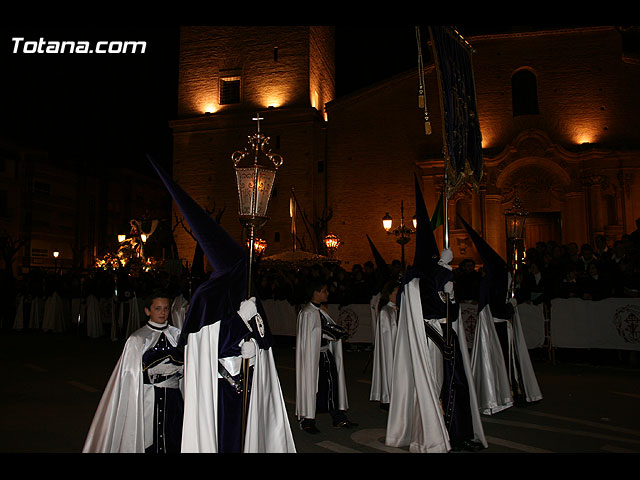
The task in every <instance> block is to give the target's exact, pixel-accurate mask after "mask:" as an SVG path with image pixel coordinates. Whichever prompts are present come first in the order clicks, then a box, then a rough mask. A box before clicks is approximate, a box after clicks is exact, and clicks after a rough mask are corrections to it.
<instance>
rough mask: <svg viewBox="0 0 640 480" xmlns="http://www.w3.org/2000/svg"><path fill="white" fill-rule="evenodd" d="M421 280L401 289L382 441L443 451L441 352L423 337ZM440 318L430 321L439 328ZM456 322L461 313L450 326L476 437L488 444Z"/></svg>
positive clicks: (424, 450) (445, 442) (445, 447)
mask: <svg viewBox="0 0 640 480" xmlns="http://www.w3.org/2000/svg"><path fill="white" fill-rule="evenodd" d="M419 281H420V280H419V279H418V278H415V279H413V280H412V281H411V282H409V283H408V284H407V285H405V288H404V291H403V292H402V299H401V302H400V312H399V318H398V331H397V336H396V345H395V350H394V364H393V372H394V375H393V384H392V388H391V404H390V406H389V416H388V419H387V434H386V440H385V443H386V445H388V446H392V447H404V446H409V451H410V452H416V453H446V452H448V451H449V450H451V445H450V439H449V433H448V432H447V428H446V425H445V422H444V416H443V413H442V408H441V406H440V388H441V385H442V368H441V366H442V356H441V354H439V352H436V350H437V347H436V346H435V345H433V343H432V342H429V341H427V338H426V334H425V330H424V319H423V316H422V305H421V302H420V286H419ZM441 322H442V320H440V321H434V322H430V324H431V325H432V326H434V327H436V328H437V329H438V331H439V332H440V333H442V327H441V326H440V324H441ZM460 324H461V319H460V318H458V321H457V322H455V323H454V331H455V332H456V334H457V336H458V340H459V346H460V350H461V353H462V359H463V364H464V370H465V374H466V376H467V379H468V383H469V396H470V407H471V415H472V422H473V430H474V434H475V438H474V440H475V441H477V442H479V443H481V444H482V445H483V446H484V447H487V441H486V438H485V435H484V429H483V428H482V420H481V418H480V413H479V410H478V401H477V397H476V393H475V388H474V386H473V382H472V381H470V379H471V378H472V374H471V365H470V361H469V355H468V353H467V352H468V350H467V342H466V339H465V336H464V331H462V330H461V329H460ZM461 333H462V334H461Z"/></svg>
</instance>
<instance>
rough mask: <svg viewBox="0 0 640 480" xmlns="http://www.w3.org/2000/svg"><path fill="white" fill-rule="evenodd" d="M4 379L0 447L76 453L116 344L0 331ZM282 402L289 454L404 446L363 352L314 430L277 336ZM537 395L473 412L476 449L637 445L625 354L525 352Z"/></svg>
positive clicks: (351, 362)
mask: <svg viewBox="0 0 640 480" xmlns="http://www.w3.org/2000/svg"><path fill="white" fill-rule="evenodd" d="M0 335H1V336H2V343H3V346H4V347H3V348H2V356H3V364H4V365H5V372H6V373H7V377H8V378H7V381H5V382H3V387H2V389H3V391H2V395H1V397H0V398H1V399H2V400H1V401H2V406H1V409H0V411H2V422H1V427H0V429H1V431H0V442H1V444H0V451H1V452H4V453H78V452H80V451H81V449H82V446H83V443H84V439H85V435H86V433H87V430H88V428H89V425H90V423H91V419H92V418H93V414H94V411H95V408H96V406H97V404H98V402H99V400H100V396H101V394H102V389H103V388H104V386H105V384H106V382H107V380H108V378H109V375H110V374H111V371H112V369H113V367H114V365H115V363H116V361H117V359H118V357H119V355H120V351H121V348H122V343H121V342H112V341H110V340H108V339H106V338H103V339H90V338H87V337H81V336H78V335H74V334H72V333H68V334H64V335H62V334H45V333H41V332H27V331H25V332H20V333H18V332H14V331H6V330H4V331H2V333H1V334H0ZM274 355H275V359H276V363H277V365H278V371H279V376H280V382H281V385H282V389H283V393H284V396H285V403H286V405H287V409H288V411H289V415H290V422H291V426H292V431H293V435H294V438H295V442H296V448H297V451H298V452H299V453H407V450H406V449H397V448H390V447H386V446H385V445H384V432H385V428H386V412H384V411H383V410H381V409H380V408H379V406H378V404H377V403H375V402H371V401H369V389H370V377H371V370H370V368H368V359H369V355H370V351H369V350H367V349H365V348H360V349H349V350H348V351H347V352H346V353H345V361H346V367H347V382H348V397H349V405H350V410H349V417H350V419H351V420H353V421H355V422H357V423H358V424H359V426H358V427H357V428H355V429H353V430H336V429H334V428H332V426H331V423H330V419H329V417H328V415H319V416H318V419H317V421H318V422H317V423H318V428H319V429H320V433H319V434H317V435H310V434H307V433H304V432H302V431H301V430H299V429H298V427H297V423H296V422H295V419H294V416H293V413H294V411H295V376H294V364H295V359H294V349H293V339H292V338H289V337H278V342H277V346H276V347H275V349H274ZM531 356H532V360H533V363H534V367H535V370H536V374H537V376H538V382H539V384H540V388H541V390H542V393H543V395H544V398H543V400H542V401H540V402H538V403H536V404H534V405H527V406H524V407H520V406H518V407H512V408H510V409H508V410H506V411H503V412H500V413H499V414H496V415H494V416H483V417H482V418H483V425H484V430H485V434H486V436H487V440H488V443H489V448H487V449H485V450H482V451H481V452H479V453H473V454H472V455H480V454H484V453H634V452H635V453H638V452H640V413H639V412H638V400H639V398H640V376H639V375H638V373H639V368H638V365H637V361H636V357H635V354H632V353H631V352H614V351H586V350H584V351H583V350H581V351H566V350H565V351H559V352H557V356H556V358H557V361H556V364H555V365H554V364H552V363H551V362H549V361H548V357H547V356H546V351H542V350H535V351H532V352H531Z"/></svg>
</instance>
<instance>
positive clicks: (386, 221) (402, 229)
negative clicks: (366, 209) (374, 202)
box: [382, 202, 416, 270]
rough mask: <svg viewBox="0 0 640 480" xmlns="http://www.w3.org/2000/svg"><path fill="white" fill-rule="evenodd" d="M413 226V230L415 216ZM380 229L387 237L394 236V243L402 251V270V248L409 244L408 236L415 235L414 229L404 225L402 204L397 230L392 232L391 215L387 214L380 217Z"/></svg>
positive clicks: (401, 204)
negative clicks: (383, 230)
mask: <svg viewBox="0 0 640 480" xmlns="http://www.w3.org/2000/svg"><path fill="white" fill-rule="evenodd" d="M413 226H414V228H415V226H416V218H415V216H414V217H413ZM382 227H383V228H384V229H385V231H386V232H387V233H388V234H389V235H395V237H396V242H398V243H399V244H400V247H401V250H402V269H403V270H404V266H405V265H404V246H405V245H406V244H407V243H409V240H410V239H411V238H410V236H411V235H413V234H414V233H415V230H414V229H412V228H411V227H408V226H406V225H405V224H404V202H400V225H398V228H395V229H393V230H392V227H393V219H392V218H391V215H389V212H387V213H386V214H385V216H384V217H382Z"/></svg>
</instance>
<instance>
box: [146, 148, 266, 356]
mask: <svg viewBox="0 0 640 480" xmlns="http://www.w3.org/2000/svg"><path fill="white" fill-rule="evenodd" d="M149 161H150V162H151V164H152V165H153V167H154V169H155V170H156V172H158V175H159V176H160V178H161V179H162V181H163V183H164V184H165V186H166V187H167V189H168V190H169V193H170V194H171V196H172V197H173V199H174V201H175V202H176V204H177V205H178V208H180V211H181V212H182V214H183V215H184V217H185V219H186V220H187V223H188V224H189V226H190V227H191V232H192V233H193V236H194V237H195V238H196V240H197V241H198V244H199V245H200V246H201V247H202V250H203V251H204V254H205V255H206V257H207V260H208V261H209V263H210V264H211V266H212V267H213V272H212V273H211V275H209V277H208V279H207V280H206V281H204V282H203V283H202V284H201V285H200V286H199V287H198V288H197V290H196V291H195V292H194V294H193V298H192V300H191V303H190V305H189V310H188V312H187V316H186V319H185V323H184V325H183V327H182V334H181V338H180V345H184V344H186V343H187V340H188V336H189V334H191V333H195V332H198V331H199V330H200V329H202V328H203V327H205V326H207V325H211V324H213V323H215V322H218V321H220V322H222V325H221V327H220V329H221V330H220V331H221V332H225V333H224V334H222V333H221V340H220V341H219V342H222V343H219V353H220V352H222V351H223V350H225V349H226V348H227V343H228V345H230V347H229V348H230V349H231V350H232V351H233V354H234V355H235V354H237V355H239V347H237V342H236V341H235V340H234V341H232V342H227V340H228V339H231V338H234V339H238V338H237V337H239V338H242V337H243V336H244V335H246V334H247V333H248V332H249V331H248V330H247V329H246V327H245V326H244V323H243V322H242V321H240V320H237V321H236V318H235V317H237V313H236V312H237V310H238V308H239V307H240V303H241V302H242V301H243V300H245V299H246V298H247V291H248V282H249V272H248V265H249V263H248V262H249V254H248V252H246V251H245V250H244V249H243V248H242V247H241V246H240V244H239V243H238V242H236V241H235V240H234V239H233V238H232V237H231V236H230V235H229V234H228V233H227V232H226V231H225V230H224V229H223V228H222V227H221V226H220V225H219V224H218V223H217V222H216V221H215V220H214V219H213V218H211V216H210V215H209V214H207V213H206V212H205V211H204V210H203V209H202V208H201V207H200V206H199V205H198V204H197V203H196V202H195V200H193V199H192V198H191V197H190V196H189V195H188V194H187V193H186V192H185V191H184V190H183V189H182V188H181V187H180V186H179V185H178V184H177V183H176V182H175V181H174V180H173V179H172V178H171V177H170V176H169V175H168V174H167V173H166V172H165V171H164V170H163V169H162V167H160V166H159V165H158V164H157V163H156V162H155V161H154V160H153V159H152V158H151V157H149ZM253 291H256V289H255V288H254V289H253ZM255 296H256V307H257V308H258V312H259V313H260V315H261V316H262V318H263V320H264V327H265V333H264V337H259V338H256V340H257V341H258V343H259V345H260V346H261V348H268V347H269V346H270V345H271V333H270V330H269V326H268V323H267V318H266V314H265V312H264V308H263V307H262V304H261V302H260V299H259V298H258V296H257V295H255ZM235 350H238V352H235ZM220 354H221V353H220Z"/></svg>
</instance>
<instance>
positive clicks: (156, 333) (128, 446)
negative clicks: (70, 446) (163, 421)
mask: <svg viewBox="0 0 640 480" xmlns="http://www.w3.org/2000/svg"><path fill="white" fill-rule="evenodd" d="M160 335H166V337H167V340H168V341H169V343H170V344H171V345H173V346H176V345H177V342H178V337H179V335H180V331H179V330H178V329H177V328H175V327H172V326H171V325H169V326H167V328H166V329H164V330H157V329H153V328H151V327H149V326H148V325H145V326H144V327H142V328H140V329H139V330H137V331H135V332H134V333H133V334H132V335H131V336H130V337H129V338H128V339H127V341H126V342H125V345H124V348H123V350H122V354H121V355H120V358H119V360H118V363H117V364H116V366H115V368H114V370H113V373H112V374H111V377H110V378H109V381H108V382H107V386H106V387H105V390H104V393H103V394H102V398H101V400H100V403H99V404H98V408H97V409H96V413H95V415H94V417H93V421H92V422H91V426H90V427H89V433H88V434H87V438H86V440H85V444H84V447H83V449H82V451H83V453H144V451H145V449H146V448H147V447H149V446H150V445H151V444H152V443H153V410H154V408H153V406H154V404H155V393H154V387H153V385H150V384H145V383H143V376H142V355H143V354H144V352H146V351H147V350H148V349H149V348H152V347H153V346H154V345H155V344H156V343H157V342H158V339H159V338H160Z"/></svg>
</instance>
